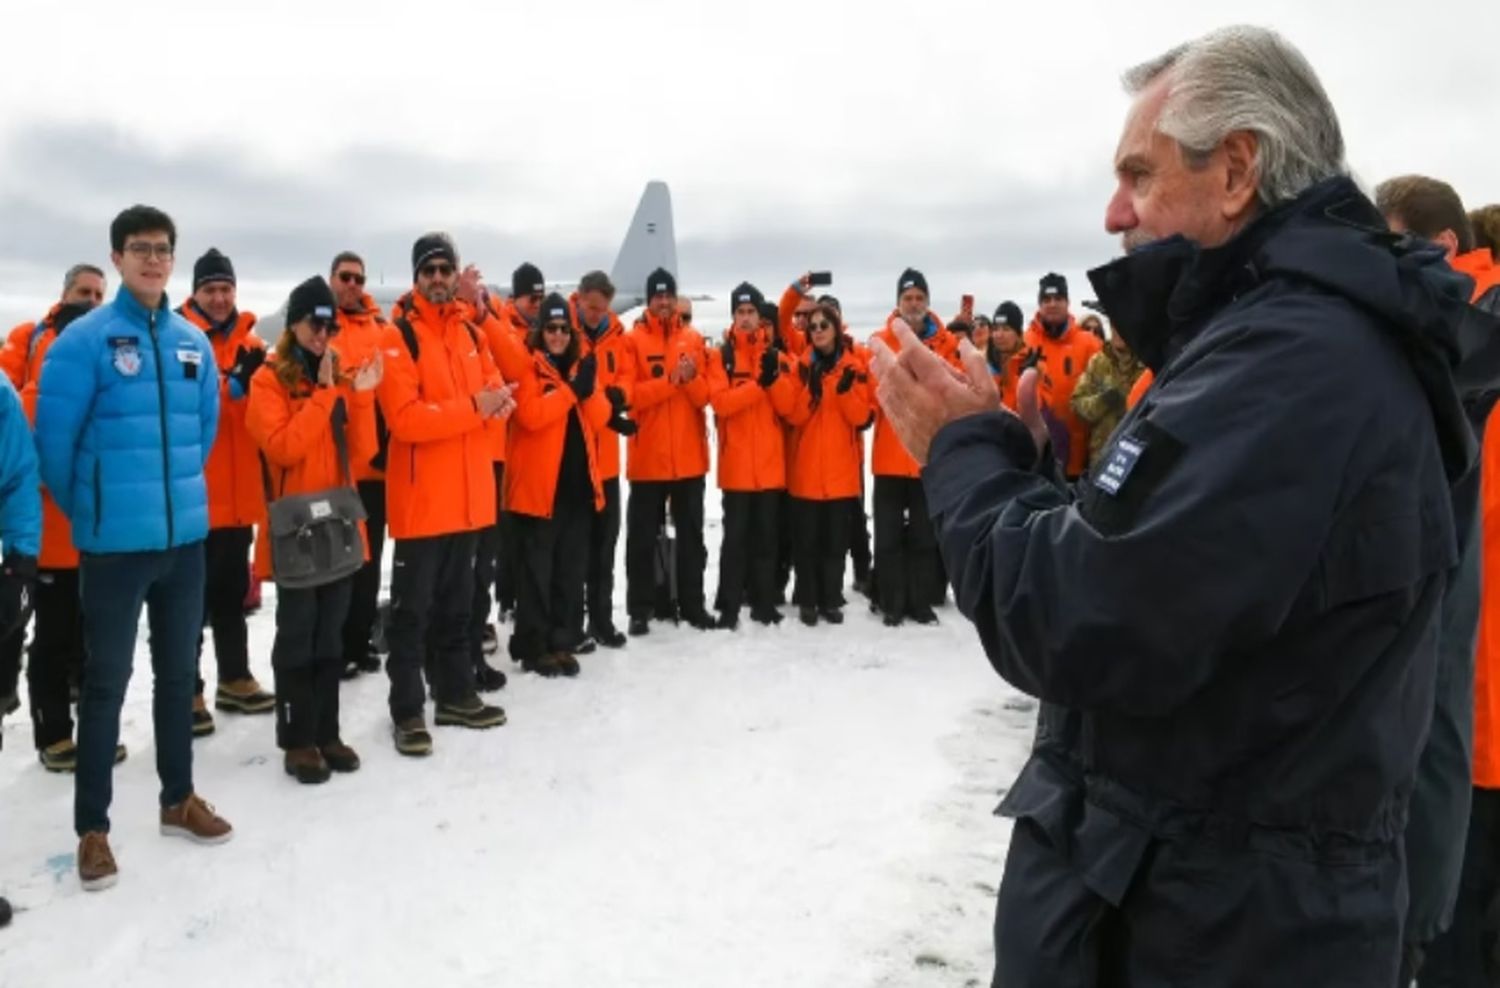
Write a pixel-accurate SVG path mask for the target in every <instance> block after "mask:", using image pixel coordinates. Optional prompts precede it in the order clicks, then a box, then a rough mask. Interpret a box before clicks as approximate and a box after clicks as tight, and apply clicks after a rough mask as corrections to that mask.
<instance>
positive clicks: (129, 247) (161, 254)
mask: <svg viewBox="0 0 1500 988" xmlns="http://www.w3.org/2000/svg"><path fill="white" fill-rule="evenodd" d="M125 253H127V254H131V255H133V256H135V257H138V258H140V259H141V260H143V261H144V260H145V259H146V258H148V257H150V256H151V255H152V254H155V255H156V259H157V260H158V261H170V260H171V259H172V255H173V254H174V253H175V251H174V250H173V248H172V245H171V244H148V243H146V242H145V241H144V240H137V241H136V242H135V243H131V244H126V245H125Z"/></svg>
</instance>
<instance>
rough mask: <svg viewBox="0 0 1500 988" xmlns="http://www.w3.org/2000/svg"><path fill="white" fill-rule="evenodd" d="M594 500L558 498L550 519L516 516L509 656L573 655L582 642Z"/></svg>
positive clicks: (517, 658)
mask: <svg viewBox="0 0 1500 988" xmlns="http://www.w3.org/2000/svg"><path fill="white" fill-rule="evenodd" d="M593 514H594V502H593V500H592V499H589V500H584V499H581V498H576V497H571V498H564V499H561V500H559V501H558V502H557V504H555V505H554V506H553V508H552V517H551V518H536V517H533V516H531V515H519V514H518V515H516V516H514V519H513V521H514V524H515V533H516V556H515V578H516V631H515V634H513V635H511V636H510V654H511V658H513V659H516V660H517V661H520V660H524V659H536V658H540V657H541V656H543V655H545V654H547V653H549V652H571V651H573V650H574V649H575V648H577V647H578V643H579V642H580V641H582V640H583V595H584V584H585V583H586V582H587V581H588V561H589V531H590V527H591V520H592V519H591V516H592V515H593Z"/></svg>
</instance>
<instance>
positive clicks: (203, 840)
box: [161, 793, 234, 844]
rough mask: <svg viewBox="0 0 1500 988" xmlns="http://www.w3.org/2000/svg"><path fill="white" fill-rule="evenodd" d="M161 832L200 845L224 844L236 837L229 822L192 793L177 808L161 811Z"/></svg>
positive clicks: (164, 808) (168, 807) (167, 807)
mask: <svg viewBox="0 0 1500 988" xmlns="http://www.w3.org/2000/svg"><path fill="white" fill-rule="evenodd" d="M161 832H162V833H163V834H164V835H166V836H168V837H186V838H187V839H188V840H190V841H194V842H196V843H198V844H222V843H224V842H225V841H227V840H229V838H231V837H233V836H234V828H233V827H231V826H230V825H229V821H228V820H225V819H224V818H223V817H221V816H219V815H218V814H217V813H215V812H214V808H213V807H212V806H210V805H209V804H207V803H205V802H204V801H203V800H202V799H200V798H198V794H197V793H190V794H189V795H188V798H187V799H184V800H183V801H182V802H180V803H178V804H177V805H176V806H163V807H162V809H161Z"/></svg>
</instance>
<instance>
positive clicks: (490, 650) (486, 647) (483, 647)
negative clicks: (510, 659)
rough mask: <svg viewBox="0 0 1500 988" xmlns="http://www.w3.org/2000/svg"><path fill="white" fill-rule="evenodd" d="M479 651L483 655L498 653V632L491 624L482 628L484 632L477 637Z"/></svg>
mask: <svg viewBox="0 0 1500 988" xmlns="http://www.w3.org/2000/svg"><path fill="white" fill-rule="evenodd" d="M479 650H480V651H481V652H483V653H484V654H485V655H494V654H495V653H496V652H498V651H500V630H499V629H498V628H496V627H495V626H494V625H493V624H487V625H485V626H484V631H483V632H482V633H481V634H480V636H479Z"/></svg>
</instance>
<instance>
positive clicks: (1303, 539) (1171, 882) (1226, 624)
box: [923, 179, 1475, 986]
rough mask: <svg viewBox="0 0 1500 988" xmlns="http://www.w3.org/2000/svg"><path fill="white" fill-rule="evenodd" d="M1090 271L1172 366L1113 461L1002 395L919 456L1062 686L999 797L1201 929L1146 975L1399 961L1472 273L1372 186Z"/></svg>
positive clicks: (1000, 626)
mask: <svg viewBox="0 0 1500 988" xmlns="http://www.w3.org/2000/svg"><path fill="white" fill-rule="evenodd" d="M1090 278H1091V280H1092V281H1093V283H1094V287H1095V289H1096V291H1097V292H1098V295H1099V298H1100V300H1101V301H1102V303H1103V305H1104V308H1105V309H1106V310H1107V311H1108V312H1109V313H1110V315H1111V317H1112V321H1114V322H1115V323H1116V325H1117V326H1119V327H1120V329H1121V331H1122V332H1123V333H1124V334H1125V336H1126V341H1127V342H1128V343H1129V344H1130V346H1131V348H1132V349H1133V350H1134V351H1135V352H1136V353H1137V354H1139V355H1140V356H1141V357H1142V359H1144V360H1145V361H1146V362H1147V363H1148V364H1149V365H1151V366H1152V367H1153V368H1155V369H1156V371H1157V379H1156V382H1155V384H1154V385H1153V387H1152V389H1151V391H1150V392H1149V393H1148V395H1147V397H1146V398H1145V399H1144V400H1143V401H1142V402H1141V404H1140V405H1138V406H1137V407H1136V408H1135V409H1134V410H1133V411H1132V412H1131V413H1130V414H1129V415H1128V416H1127V417H1126V419H1125V420H1124V421H1123V422H1122V423H1121V425H1120V427H1119V429H1118V430H1117V431H1116V433H1115V437H1114V439H1113V440H1112V441H1111V443H1110V445H1109V447H1107V449H1106V451H1105V452H1104V454H1103V455H1102V457H1101V459H1100V462H1099V464H1098V465H1097V466H1096V467H1095V468H1094V470H1093V471H1092V472H1091V474H1090V476H1089V477H1087V478H1085V479H1084V480H1083V481H1081V482H1080V483H1079V484H1078V485H1077V487H1076V488H1075V489H1073V490H1069V489H1066V488H1065V487H1063V486H1062V485H1060V484H1058V483H1057V482H1056V479H1055V478H1054V477H1050V476H1047V475H1045V474H1044V473H1043V472H1039V471H1040V468H1038V466H1037V464H1038V457H1037V456H1036V454H1035V450H1034V448H1033V446H1032V442H1031V438H1030V435H1029V433H1028V432H1027V431H1026V429H1025V428H1024V427H1023V426H1022V425H1021V424H1020V422H1019V421H1018V420H1017V419H1015V418H1014V417H1011V416H1006V415H1001V414H996V415H992V416H979V417H975V418H971V419H967V420H964V421H961V422H958V423H955V424H953V425H951V426H949V427H948V428H946V429H944V430H943V431H942V432H941V433H939V435H938V436H937V437H936V439H935V441H934V443H933V445H932V449H931V452H930V459H929V463H928V466H927V468H926V470H925V471H924V473H923V480H924V483H925V485H926V489H927V496H928V504H929V509H930V511H931V513H932V515H933V518H934V520H935V522H936V523H937V526H938V530H939V539H940V544H941V546H942V550H943V556H944V560H945V562H946V564H947V567H948V572H949V574H950V575H951V577H952V580H953V584H954V589H955V593H956V597H957V601H958V605H959V607H960V609H961V610H962V611H963V612H964V613H965V614H966V615H968V616H969V617H970V618H971V619H972V620H973V621H974V623H975V625H976V627H977V628H978V630H979V633H980V636H981V638H982V640H983V643H984V646H985V650H986V652H987V654H988V655H989V657H990V660H991V662H992V663H993V664H994V666H995V668H996V669H997V670H998V671H999V672H1000V674H1001V675H1002V676H1003V677H1004V678H1005V679H1006V680H1008V681H1009V682H1011V683H1012V684H1014V685H1015V686H1017V687H1018V688H1020V689H1022V690H1025V691H1026V692H1028V693H1031V694H1033V695H1035V696H1037V697H1040V698H1041V699H1042V700H1044V701H1047V702H1048V703H1049V704H1052V705H1056V706H1055V707H1053V708H1052V709H1050V710H1049V717H1048V723H1045V724H1044V725H1043V728H1044V729H1043V731H1042V732H1041V733H1040V735H1039V744H1038V750H1037V752H1036V753H1035V754H1034V756H1033V759H1032V761H1031V763H1030V764H1028V766H1027V767H1026V768H1025V769H1024V770H1023V772H1022V774H1021V777H1020V778H1019V779H1018V780H1017V783H1016V785H1015V786H1014V787H1013V788H1012V790H1011V792H1010V793H1009V794H1008V796H1007V799H1006V802H1005V804H1004V805H1003V806H1002V811H1003V812H1006V813H1007V814H1009V815H1013V816H1016V817H1018V818H1022V819H1026V820H1029V821H1031V826H1034V827H1035V828H1036V829H1037V832H1040V833H1042V834H1045V835H1046V837H1047V841H1048V842H1050V846H1052V847H1053V848H1054V849H1056V850H1057V851H1058V853H1059V860H1060V861H1062V862H1066V865H1065V867H1066V868H1067V870H1068V871H1069V872H1070V873H1071V874H1072V875H1073V876H1075V877H1076V878H1077V879H1078V880H1079V882H1081V884H1082V885H1083V886H1085V887H1086V888H1087V889H1088V890H1089V891H1090V892H1092V893H1093V894H1094V895H1096V896H1098V897H1099V899H1100V900H1102V902H1103V903H1107V904H1108V905H1109V907H1111V908H1118V909H1119V910H1121V911H1122V912H1123V913H1124V914H1125V915H1126V916H1127V917H1128V919H1127V923H1128V924H1131V925H1132V926H1133V928H1135V929H1137V930H1138V931H1140V932H1144V930H1143V928H1142V924H1145V925H1147V926H1149V925H1150V922H1151V921H1153V920H1154V921H1156V922H1167V923H1169V925H1171V926H1172V930H1171V932H1170V937H1171V938H1172V939H1174V940H1175V941H1181V942H1187V943H1191V944H1196V946H1194V947H1193V948H1192V950H1191V951H1190V953H1191V954H1192V955H1193V958H1194V959H1193V960H1192V961H1191V962H1186V961H1183V960H1182V959H1181V958H1180V957H1178V956H1177V952H1176V951H1174V950H1172V949H1168V948H1166V947H1164V946H1163V944H1162V942H1161V940H1160V939H1159V938H1156V939H1153V938H1151V937H1146V936H1143V937H1141V938H1139V939H1138V940H1137V941H1136V942H1137V943H1138V944H1143V945H1144V946H1140V947H1139V949H1137V950H1136V951H1135V952H1133V953H1132V952H1131V951H1126V953H1127V954H1129V960H1128V966H1129V968H1130V973H1131V974H1133V975H1134V976H1136V977H1137V978H1138V979H1139V983H1142V984H1155V983H1157V981H1155V980H1152V979H1153V978H1156V977H1159V978H1164V979H1166V980H1163V981H1162V982H1161V983H1175V982H1173V981H1172V980H1171V979H1172V978H1185V979H1187V980H1184V981H1183V982H1182V983H1191V984H1194V985H1204V986H1208V985H1216V984H1249V983H1255V984H1259V983H1265V984H1308V985H1312V984H1318V985H1330V984H1345V983H1349V984H1369V985H1375V984H1388V983H1392V982H1393V981H1394V977H1395V959H1396V954H1397V948H1398V944H1399V939H1400V921H1401V912H1402V910H1403V909H1404V905H1405V890H1404V877H1403V876H1401V875H1400V872H1401V868H1400V859H1401V855H1400V850H1399V845H1400V841H1399V838H1400V835H1401V833H1402V830H1403V828H1404V826H1405V822H1406V812H1407V802H1408V799H1409V796H1410V792H1411V789H1412V783H1413V776H1414V773H1415V766H1416V763H1417V756H1418V753H1419V751H1420V749H1421V746H1422V743H1423V740H1424V737H1425V733H1426V730H1427V725H1428V722H1429V719H1430V717H1431V715H1432V708H1433V680H1434V670H1435V666H1436V643H1437V637H1438V612H1439V606H1440V604H1441V601H1442V597H1443V593H1444V590H1445V587H1446V582H1447V576H1448V573H1449V572H1450V570H1452V569H1453V567H1454V566H1455V565H1456V563H1457V562H1458V558H1459V537H1458V534H1457V533H1458V532H1459V531H1460V527H1459V521H1458V520H1456V514H1457V512H1456V509H1455V504H1454V500H1453V490H1452V484H1453V483H1454V482H1456V481H1457V480H1458V479H1459V478H1461V477H1463V476H1464V475H1465V474H1466V473H1467V472H1468V471H1469V469H1470V466H1471V464H1472V461H1473V457H1474V450H1475V446H1474V441H1473V435H1472V432H1471V430H1470V429H1469V427H1468V424H1467V420H1466V418H1465V415H1464V408H1463V405H1462V403H1461V401H1460V399H1459V396H1458V393H1457V391H1456V389H1455V386H1454V383H1453V371H1452V369H1453V367H1454V366H1456V364H1457V362H1458V359H1459V355H1460V350H1461V346H1460V340H1461V338H1462V335H1463V333H1462V325H1461V324H1462V323H1463V321H1464V319H1465V318H1466V317H1467V313H1468V311H1469V310H1468V307H1467V304H1466V303H1467V297H1466V295H1465V294H1464V280H1463V279H1461V278H1460V277H1458V276H1455V275H1454V274H1453V273H1452V272H1451V271H1450V270H1449V269H1448V267H1447V266H1446V265H1445V264H1444V263H1442V256H1441V254H1440V253H1437V252H1436V251H1433V250H1428V249H1425V248H1418V247H1416V246H1415V245H1413V243H1412V242H1411V241H1409V240H1402V239H1401V238H1397V237H1394V236H1392V235H1391V234H1389V233H1387V232H1385V231H1384V224H1383V222H1382V220H1381V218H1380V215H1379V214H1378V212H1376V211H1375V209H1374V207H1373V205H1371V204H1370V203H1369V201H1368V200H1367V199H1365V197H1364V196H1363V195H1361V194H1360V193H1359V192H1358V190H1357V189H1356V188H1355V187H1354V185H1353V184H1352V183H1351V182H1349V181H1347V180H1344V179H1336V180H1331V181H1329V182H1325V183H1322V184H1321V185H1319V186H1317V187H1315V188H1314V189H1312V190H1310V191H1309V192H1307V193H1305V194H1304V195H1303V196H1301V197H1299V198H1298V199H1297V200H1295V201H1294V202H1292V203H1290V204H1287V205H1286V206H1283V207H1281V208H1279V209H1277V210H1275V211H1272V212H1270V213H1268V214H1267V215H1265V216H1263V217H1261V218H1260V219H1258V220H1257V221H1255V222H1254V223H1253V224H1252V225H1251V226H1250V227H1249V228H1248V229H1247V230H1245V231H1244V232H1242V233H1241V234H1240V235H1239V236H1237V237H1236V238H1234V239H1233V240H1232V241H1231V242H1229V243H1228V244H1226V245H1225V246H1223V247H1220V248H1217V249H1213V250H1199V249H1197V248H1196V247H1194V246H1193V245H1191V244H1189V243H1188V242H1186V241H1184V240H1182V239H1180V238H1174V239H1173V240H1171V241H1167V242H1164V243H1161V244H1157V245H1153V246H1151V247H1148V248H1146V249H1143V250H1140V251H1137V252H1136V253H1134V254H1132V255H1130V256H1127V257H1125V258H1123V259H1121V260H1119V261H1117V262H1115V263H1113V264H1111V265H1108V266H1106V267H1104V268H1101V269H1099V270H1097V271H1094V272H1092V273H1091V274H1090ZM1043 462H1045V461H1043ZM1058 707H1061V708H1066V712H1064V711H1063V710H1060V709H1057V708H1058ZM1328 868H1336V869H1350V870H1348V871H1341V872H1340V881H1341V882H1343V883H1344V884H1345V885H1347V888H1349V889H1356V890H1359V889H1362V890H1364V891H1363V892H1362V893H1360V894H1359V895H1356V896H1355V898H1354V899H1353V900H1347V899H1346V898H1345V897H1344V895H1343V893H1342V892H1339V893H1338V894H1334V893H1333V892H1331V891H1330V888H1331V887H1332V886H1330V884H1329V882H1328V879H1327V876H1326V875H1324V874H1323V871H1324V869H1328ZM1184 869H1185V870H1184ZM1278 869H1280V870H1281V871H1282V872H1284V873H1283V874H1280V875H1274V874H1273V873H1274V872H1276V871H1277V870H1278ZM1250 876H1254V877H1253V878H1252V877H1250ZM1335 884H1338V883H1335ZM1340 887H1341V888H1342V887H1343V885H1341V886H1340ZM1320 888H1321V889H1322V891H1319V889H1320ZM1287 896H1289V897H1290V898H1286V897H1287ZM1002 897H1003V893H1002ZM1001 918H1002V920H1003V919H1004V916H1003V915H1002V917H1001ZM1021 921H1022V917H1019V916H1018V917H1016V922H1021ZM1229 930H1239V931H1240V932H1239V933H1237V934H1236V935H1235V936H1234V937H1232V938H1231V937H1227V935H1226V933H1227V931H1229ZM1216 931H1217V932H1216ZM1054 932H1055V931H1054ZM1184 938H1185V940H1184ZM1042 939H1044V938H1041V937H1036V936H1028V937H1026V938H1025V940H1027V941H1030V942H1033V943H1035V942H1040V941H1041V940H1042ZM1296 942H1301V943H1303V944H1307V945H1308V946H1304V947H1302V948H1298V947H1297V946H1296ZM1311 944H1316V947H1314V946H1311ZM1003 960H1004V959H1003ZM1006 962H1007V963H1012V964H1019V965H1022V966H1023V967H1024V966H1025V964H1026V963H1027V959H1026V958H1016V957H1012V958H1009V959H1008V961H1006ZM1122 963H1127V962H1122ZM1184 964H1187V966H1186V967H1184V966H1183V965H1184ZM1237 964H1250V965H1252V967H1254V966H1256V965H1258V966H1259V969H1261V970H1263V971H1265V977H1264V980H1255V979H1252V980H1249V981H1245V980H1235V979H1234V978H1232V977H1231V976H1230V974H1229V972H1230V971H1231V970H1234V969H1236V968H1235V965H1237ZM1189 968H1191V970H1189ZM1387 970H1388V972H1389V973H1388V975H1387ZM1333 971H1337V972H1339V973H1338V974H1337V977H1334V976H1332V975H1331V973H1330V972H1333ZM1010 978H1011V980H1010V981H1006V982H1004V983H1007V984H1010V983H1016V984H1026V983H1031V982H1029V981H1026V980H1025V978H1024V977H1023V976H1022V975H1021V974H1019V973H1016V972H1014V971H1013V972H1012V974H1011V975H1010ZM1346 978H1352V980H1347V981H1346V980H1344V979H1346ZM1035 983H1037V984H1046V983H1049V982H1048V981H1047V980H1046V978H1045V977H1042V978H1041V980H1038V981H1036V982H1035ZM1052 983H1056V984H1062V983H1065V982H1063V981H1061V980H1058V981H1055V982H1052ZM1132 983H1137V982H1135V981H1133V982H1132Z"/></svg>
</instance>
